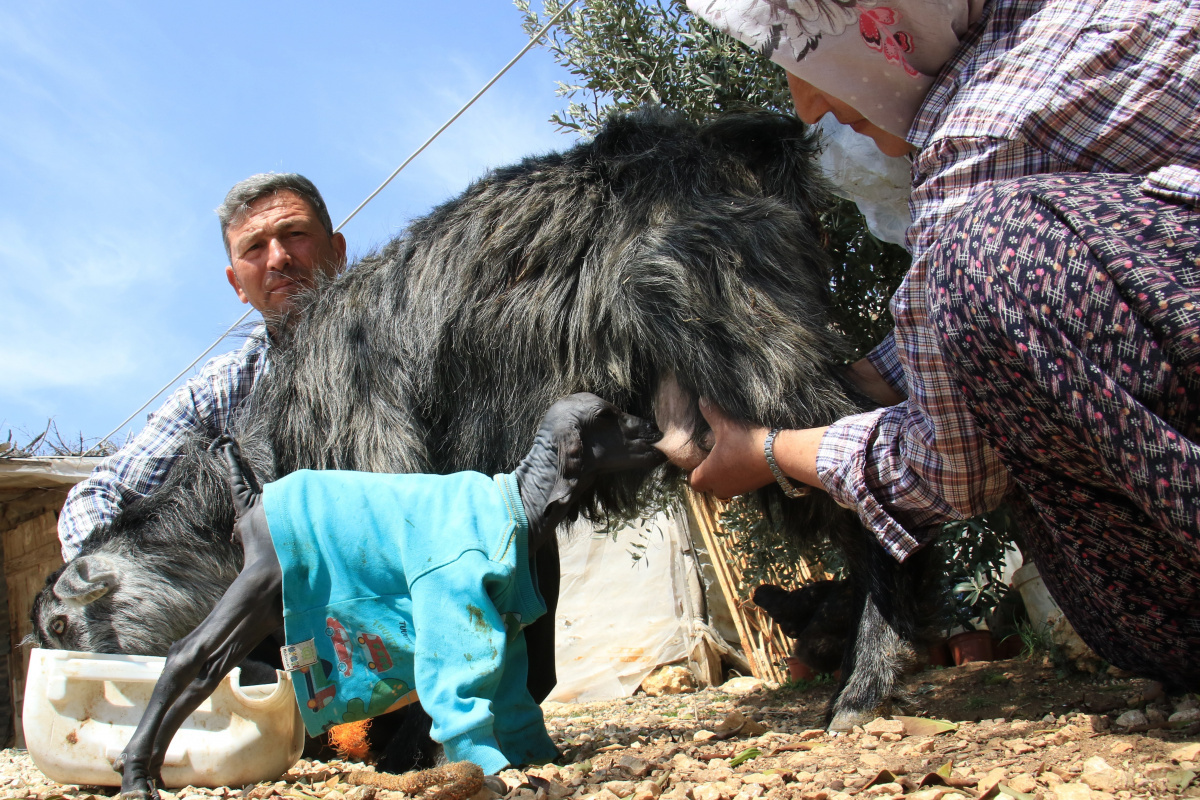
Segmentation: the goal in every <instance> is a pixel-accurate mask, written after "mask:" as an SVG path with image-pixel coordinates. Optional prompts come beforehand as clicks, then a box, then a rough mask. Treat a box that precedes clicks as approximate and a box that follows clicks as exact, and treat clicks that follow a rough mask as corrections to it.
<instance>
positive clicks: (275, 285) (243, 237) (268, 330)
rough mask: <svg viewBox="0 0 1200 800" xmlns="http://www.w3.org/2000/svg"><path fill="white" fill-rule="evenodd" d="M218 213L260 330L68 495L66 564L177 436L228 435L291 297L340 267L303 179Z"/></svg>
mask: <svg viewBox="0 0 1200 800" xmlns="http://www.w3.org/2000/svg"><path fill="white" fill-rule="evenodd" d="M217 217H218V219H219V220H220V222H221V236H222V238H223V239H224V242H225V252H226V254H227V255H228V256H229V265H228V266H227V267H226V268H225V277H226V278H227V279H228V280H229V285H230V286H232V287H233V290H234V291H235V292H236V293H237V296H238V299H239V300H241V301H242V302H243V303H249V304H250V305H252V306H253V307H254V308H255V309H257V310H258V311H259V312H260V313H261V314H262V316H263V321H264V323H265V326H264V327H259V328H258V329H257V330H256V331H255V332H254V333H253V334H252V335H251V336H250V337H249V339H248V340H247V342H246V344H245V345H243V346H242V348H241V349H239V350H236V351H234V352H232V353H226V354H225V355H221V356H217V357H216V358H213V359H212V360H210V361H209V362H208V363H207V364H205V365H204V366H203V367H202V368H201V370H200V373H199V374H198V375H196V376H195V377H194V378H192V379H191V380H189V381H188V382H187V383H186V384H184V386H183V387H181V388H180V389H179V390H178V391H176V392H175V393H174V394H173V395H171V397H170V398H168V399H167V401H166V402H165V403H163V405H162V407H160V408H159V409H158V411H156V412H154V413H153V414H151V415H150V418H149V420H148V422H147V423H146V427H145V428H143V429H142V431H141V432H140V433H139V434H138V435H137V436H136V437H135V438H134V439H133V440H132V441H130V442H128V443H127V444H126V445H125V446H124V447H123V448H121V450H120V451H119V452H117V453H115V454H114V455H112V456H109V457H108V458H106V459H104V460H103V461H101V462H100V464H99V465H98V466H97V467H96V469H95V470H93V472H92V474H91V476H90V477H89V478H88V479H87V480H85V481H83V482H82V483H79V484H77V485H76V486H75V487H74V488H73V489H72V490H71V493H70V494H69V495H68V496H67V502H66V505H64V506H63V510H62V513H61V514H60V515H59V518H58V538H59V541H60V542H61V543H62V554H63V559H65V560H68V561H69V560H70V559H71V558H72V557H73V556H74V555H75V554H76V553H78V552H79V548H80V545H81V544H82V542H83V540H84V539H85V538H87V536H88V534H90V533H91V532H92V531H93V530H95V529H96V528H97V527H99V526H101V525H103V524H105V523H106V522H108V521H109V520H111V519H112V517H113V516H114V515H115V514H116V512H117V511H118V510H120V509H121V508H122V507H124V506H125V505H127V504H128V503H129V502H131V501H133V500H135V499H137V498H138V497H141V496H143V495H146V494H148V493H150V492H151V491H153V490H154V488H155V487H157V486H158V485H159V484H161V483H162V481H163V479H164V478H165V477H166V475H167V472H168V471H169V470H170V468H171V465H172V464H173V463H174V461H175V458H176V454H177V453H178V452H179V451H180V447H181V445H182V443H183V441H184V440H186V439H187V438H188V437H190V436H192V435H195V434H203V435H205V436H208V437H210V438H214V439H215V438H216V437H217V436H219V435H220V434H222V433H224V432H226V431H228V430H229V429H230V427H231V423H232V421H233V417H234V414H235V413H236V411H237V409H238V407H239V406H240V405H241V404H242V402H243V401H245V399H246V398H247V397H248V396H249V394H250V390H251V389H252V388H253V387H254V383H255V381H256V380H257V379H258V377H259V376H260V375H261V374H262V373H263V370H264V368H265V366H266V358H267V353H268V349H269V347H270V342H271V338H272V336H273V335H274V333H275V331H277V330H278V329H279V328H281V327H282V326H284V325H286V324H287V319H288V315H289V314H290V313H291V312H292V311H294V310H295V309H294V304H295V298H296V295H297V293H298V292H300V291H301V290H302V289H304V288H306V287H308V286H311V285H312V284H313V281H314V279H315V277H316V274H317V273H318V272H320V273H323V274H325V275H333V274H336V273H337V272H338V271H340V270H341V269H342V268H343V267H344V266H345V263H346V239H345V237H343V236H342V234H340V233H334V232H333V223H332V221H331V220H330V218H329V211H328V210H327V209H326V207H325V201H324V199H322V197H321V193H320V192H319V191H317V187H316V186H314V185H313V183H312V181H310V180H308V179H307V178H305V177H304V176H302V175H297V174H294V173H287V174H280V173H263V174H260V175H253V176H251V177H249V178H247V179H246V180H244V181H242V182H240V183H238V184H236V185H235V186H234V187H233V188H232V189H230V190H229V194H227V195H226V196H225V201H224V202H223V203H222V204H221V206H220V207H219V208H218V209H217Z"/></svg>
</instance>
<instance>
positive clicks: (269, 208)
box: [225, 191, 346, 321]
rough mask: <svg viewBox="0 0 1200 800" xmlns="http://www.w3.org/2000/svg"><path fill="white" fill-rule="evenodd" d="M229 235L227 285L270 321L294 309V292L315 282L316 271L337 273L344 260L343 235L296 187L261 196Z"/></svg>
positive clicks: (230, 230) (227, 232)
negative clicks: (329, 226) (332, 230)
mask: <svg viewBox="0 0 1200 800" xmlns="http://www.w3.org/2000/svg"><path fill="white" fill-rule="evenodd" d="M226 236H227V237H228V241H229V253H230V264H229V266H228V267H226V268H225V276H226V277H227V278H228V279H229V285H230V286H232V287H233V289H234V291H236V292H237V296H238V299H239V300H241V301H242V302H243V303H249V304H250V305H252V306H254V307H255V308H256V309H258V311H260V312H261V313H262V315H263V317H264V318H266V319H267V320H269V321H270V320H279V319H281V318H282V317H283V315H284V314H286V313H287V312H288V311H291V310H292V306H293V302H294V298H295V295H296V293H297V292H299V291H300V290H301V289H304V288H307V287H309V286H312V284H313V280H314V278H315V275H316V273H317V272H318V271H320V272H323V273H325V274H326V275H333V274H334V273H336V272H337V271H338V270H339V269H341V268H342V266H344V265H345V263H346V239H345V237H343V236H342V235H341V234H340V233H335V234H333V235H332V236H331V235H329V234H328V233H326V232H325V228H324V227H322V225H321V221H320V219H318V217H317V214H316V212H315V211H313V209H312V207H311V206H310V205H309V204H308V202H307V201H305V200H304V199H302V198H301V197H300V196H299V195H296V194H294V193H292V192H286V191H284V192H278V193H276V194H274V195H269V196H267V197H262V198H259V199H258V200H257V201H255V202H254V203H253V204H251V206H250V210H249V211H248V212H246V215H245V216H244V217H243V218H242V219H241V220H239V221H238V222H237V223H236V224H233V225H230V226H229V228H227V229H226Z"/></svg>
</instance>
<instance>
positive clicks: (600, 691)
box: [547, 513, 704, 703]
mask: <svg viewBox="0 0 1200 800" xmlns="http://www.w3.org/2000/svg"><path fill="white" fill-rule="evenodd" d="M686 525H687V517H686V515H685V514H683V513H679V514H676V515H675V518H674V519H666V518H664V517H658V518H655V520H653V521H652V522H651V523H650V524H649V525H647V526H646V527H645V528H626V529H623V530H621V531H619V532H618V534H617V538H616V540H615V541H614V540H613V538H612V537H611V536H606V535H597V534H593V533H592V532H591V528H590V526H581V525H577V526H575V528H574V529H573V530H572V534H571V535H570V536H569V537H568V538H567V539H566V540H565V541H563V542H561V543H560V545H559V547H560V558H561V563H562V585H561V589H560V591H559V601H558V613H557V620H556V623H555V625H556V627H555V640H556V641H555V648H556V659H555V661H556V663H555V666H556V668H557V670H558V685H557V686H555V688H554V691H553V692H552V693H551V694H550V697H549V698H547V699H548V700H552V701H557V702H561V703H581V702H587V701H592V700H605V699H610V698H614V697H628V696H630V695H632V694H633V693H634V692H635V691H636V690H637V688H638V686H639V685H641V682H642V680H643V679H644V678H645V677H646V676H647V675H649V674H650V672H651V670H653V669H654V668H655V667H656V666H658V665H659V664H669V663H671V662H673V661H680V660H682V659H684V658H686V657H687V654H688V643H687V642H686V641H685V637H686V636H687V632H688V631H691V630H693V626H692V625H691V624H690V620H692V619H695V618H698V617H700V615H702V614H703V613H704V609H703V600H702V599H701V595H700V588H699V587H700V584H699V577H698V575H697V572H696V567H695V559H694V558H692V557H691V556H690V554H689V553H688V550H687V548H689V547H690V544H689V540H688V535H687V529H686V527H685V526H686ZM635 545H644V549H641V550H640V552H641V553H642V557H641V558H640V559H638V560H637V561H634V560H633V557H632V556H631V555H630V553H631V551H633V550H635V549H636V548H635Z"/></svg>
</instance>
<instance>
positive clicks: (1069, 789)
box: [1054, 783, 1092, 800]
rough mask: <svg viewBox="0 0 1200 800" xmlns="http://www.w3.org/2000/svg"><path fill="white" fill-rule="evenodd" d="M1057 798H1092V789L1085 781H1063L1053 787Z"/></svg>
mask: <svg viewBox="0 0 1200 800" xmlns="http://www.w3.org/2000/svg"><path fill="white" fill-rule="evenodd" d="M1054 796H1055V797H1056V798H1058V800H1092V789H1091V787H1090V786H1088V785H1087V784H1086V783H1064V784H1062V785H1061V786H1058V787H1056V788H1055V789H1054Z"/></svg>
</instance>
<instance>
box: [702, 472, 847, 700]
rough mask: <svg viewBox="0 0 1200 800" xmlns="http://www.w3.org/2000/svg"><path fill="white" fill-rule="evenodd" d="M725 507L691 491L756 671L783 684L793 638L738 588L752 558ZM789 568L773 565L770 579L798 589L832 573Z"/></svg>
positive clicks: (723, 589) (806, 567)
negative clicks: (736, 538)
mask: <svg viewBox="0 0 1200 800" xmlns="http://www.w3.org/2000/svg"><path fill="white" fill-rule="evenodd" d="M723 510H724V504H723V503H720V502H719V501H716V500H713V499H712V498H711V497H707V496H703V495H698V494H696V493H694V492H688V511H689V513H690V515H691V517H692V519H693V520H694V522H695V526H696V528H697V529H698V530H699V531H700V535H701V537H702V538H703V540H704V546H705V547H706V548H708V552H709V557H710V560H711V561H712V564H713V570H714V571H715V572H716V574H717V583H718V584H719V585H720V587H721V593H722V594H723V595H724V596H725V602H726V605H728V606H729V610H730V612H731V614H732V616H733V622H734V625H735V627H736V628H737V632H738V637H739V638H740V639H741V642H742V650H743V652H744V653H745V655H746V661H747V662H748V663H749V664H750V671H751V672H752V673H753V674H754V677H756V678H761V679H763V680H771V681H776V682H783V681H784V680H786V679H787V678H788V677H789V676H788V672H787V670H786V666H785V665H786V663H787V662H786V659H787V657H788V656H790V655H791V653H792V646H791V641H790V640H789V639H787V637H785V636H784V635H783V632H782V631H780V630H779V626H778V625H776V624H775V621H774V620H772V619H771V618H770V617H769V616H768V615H767V613H766V612H765V611H763V610H762V609H761V608H759V607H758V606H756V605H755V604H754V603H753V601H751V600H749V599H744V598H742V597H741V595H740V592H739V591H738V587H739V586H740V585H741V583H742V576H743V574H744V572H745V569H746V567H747V561H746V558H745V557H744V556H743V555H742V554H741V553H738V552H737V551H735V550H733V549H732V548H731V544H732V541H731V537H730V536H729V534H728V533H727V532H726V531H724V530H723V529H722V528H721V524H720V519H721V513H722V511H723ZM788 567H789V571H788V573H786V574H785V573H784V572H783V571H781V570H780V568H779V566H778V565H771V566H770V567H768V569H767V577H768V579H769V580H770V581H771V582H772V583H775V584H778V585H781V586H784V587H787V588H796V587H797V586H799V585H803V584H805V583H808V582H811V581H813V580H822V579H824V578H826V577H827V575H826V574H825V572H824V571H823V570H822V571H820V572H816V571H814V570H813V569H812V567H811V566H810V565H809V564H807V563H804V562H800V563H798V564H789V565H788Z"/></svg>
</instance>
